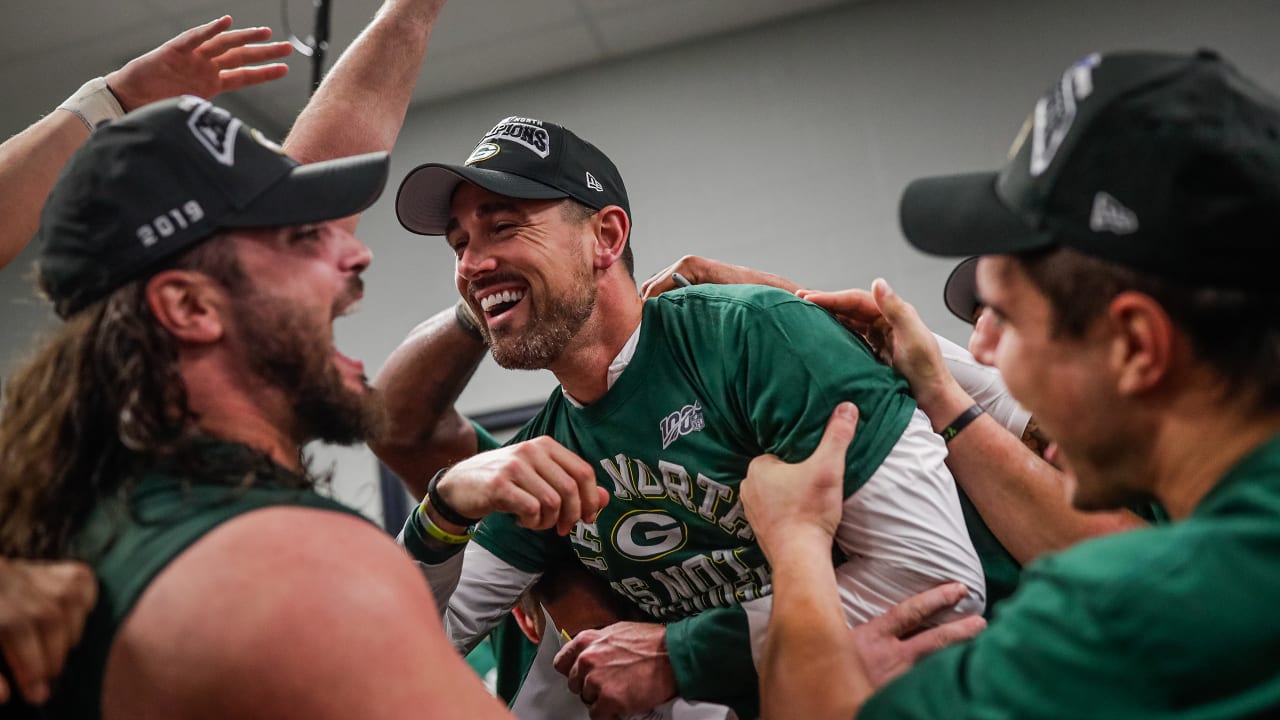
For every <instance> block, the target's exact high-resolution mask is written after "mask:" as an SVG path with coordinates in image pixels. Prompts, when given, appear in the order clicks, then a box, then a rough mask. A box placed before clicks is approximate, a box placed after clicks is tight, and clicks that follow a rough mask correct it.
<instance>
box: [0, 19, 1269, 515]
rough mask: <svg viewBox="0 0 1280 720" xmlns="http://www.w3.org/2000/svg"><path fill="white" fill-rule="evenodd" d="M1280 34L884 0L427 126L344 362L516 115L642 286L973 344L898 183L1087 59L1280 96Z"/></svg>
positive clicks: (24, 337)
mask: <svg viewBox="0 0 1280 720" xmlns="http://www.w3.org/2000/svg"><path fill="white" fill-rule="evenodd" d="M1277 29H1280V3H1277V2H1270V1H1268V2H1263V1H1261V0H1255V1H1253V2H1247V1H1228V0H1222V1H1219V2H1195V1H1194V0H1176V1H1175V0H1169V1H1166V2H1155V1H1151V2H1138V1H1134V0H1129V1H1127V2H1124V1H1119V0H1115V1H1103V0H1091V1H1088V2H1073V3H1049V2H1038V1H1037V2H1031V1H1024V2H995V1H991V0H988V1H962V0H954V1H951V2H924V1H920V0H882V1H880V2H872V3H870V4H867V5H860V6H854V7H850V8H846V9H843V10H839V11H834V12H828V13H823V14H819V15H814V16H809V17H804V18H800V19H797V20H793V21H788V22H785V23H782V24H779V25H776V26H772V27H768V28H763V29H759V30H754V31H750V32H746V33H742V34H737V35H732V36H727V37H723V38H720V39H717V40H714V41H709V42H708V41H702V42H698V43H696V44H693V45H689V46H684V47H679V48H675V49H671V50H667V51H664V52H661V53H658V54H652V55H647V56H642V57H637V58H633V59H630V60H626V61H622V62H616V63H611V64H608V65H602V66H597V67H592V68H586V69H581V70H577V71H573V72H569V73H565V74H561V75H557V76H554V77H550V78H546V79H543V80H539V81H533V82H524V83H520V84H519V85H516V86H512V87H507V88H502V89H499V90H495V91H491V92H485V93H482V94H478V95H474V96H470V97H464V98H459V99H455V100H453V101H449V102H446V103H441V104H437V105H433V106H429V107H422V108H418V109H416V110H415V111H414V112H413V113H411V116H410V118H409V122H408V124H407V125H406V127H405V131H404V133H403V134H402V136H401V140H400V144H399V145H398V146H397V148H396V153H395V158H394V163H393V165H394V167H393V169H392V178H393V181H392V182H393V186H392V187H390V188H389V190H388V192H387V193H386V194H385V195H384V197H383V199H382V200H381V201H380V202H379V203H378V204H377V205H375V206H374V207H373V208H372V209H371V210H370V211H369V212H368V213H367V214H366V216H365V219H364V221H363V223H362V225H361V232H360V235H361V237H362V239H364V241H365V242H366V243H367V244H368V245H369V246H370V247H371V248H372V249H373V252H374V254H375V261H374V264H373V267H372V269H371V270H370V271H369V273H368V275H367V280H368V293H367V298H366V301H365V303H364V309H363V311H362V312H361V314H359V315H357V316H356V317H355V318H350V319H346V320H343V321H341V322H340V323H339V325H338V340H339V345H340V346H341V347H342V348H343V350H344V352H346V353H347V354H350V355H355V356H359V357H361V358H363V359H364V360H365V362H366V365H367V366H368V367H369V368H370V371H371V372H374V371H376V370H377V368H378V367H379V366H380V365H381V363H382V361H383V359H384V358H386V356H387V355H388V354H389V353H390V352H391V351H392V350H393V349H394V348H395V346H396V345H397V344H398V343H399V341H400V339H401V338H402V337H403V336H404V334H405V333H406V332H408V330H409V329H410V328H412V327H413V326H414V324H416V323H417V322H418V321H420V320H421V319H423V318H425V317H427V316H428V315H430V314H431V313H432V312H434V311H436V310H438V309H440V308H443V307H446V306H447V305H449V304H451V303H452V302H453V301H454V299H455V297H456V294H455V290H454V289H453V282H452V255H451V254H450V253H449V251H448V250H447V248H446V247H445V245H444V242H443V241H442V240H440V239H437V238H421V237H417V236H414V235H411V234H409V233H407V232H405V231H403V230H402V229H401V228H400V227H399V226H398V224H397V223H396V220H395V217H394V213H393V210H392V203H393V200H394V196H395V192H394V190H395V188H394V183H395V182H398V179H399V178H400V177H403V175H404V174H405V172H406V171H408V170H409V169H410V168H412V167H413V166H414V165H416V164H418V163H420V162H425V161H429V160H435V161H450V162H461V161H462V160H463V159H464V158H465V157H466V156H467V154H468V153H469V152H470V150H471V148H472V147H473V145H474V144H475V142H476V140H477V139H478V138H479V136H480V135H481V134H483V133H484V132H485V131H486V130H487V129H488V128H489V127H490V126H492V124H493V123H494V122H495V121H497V120H499V119H501V118H503V117H506V116H507V115H513V114H520V115H529V116H533V117H540V118H544V119H548V120H552V121H556V122H559V123H562V124H565V125H567V126H569V127H571V128H573V129H574V130H575V131H576V132H578V133H579V134H580V135H582V136H584V137H586V138H588V139H590V140H591V141H592V142H594V143H596V144H597V145H599V146H600V147H602V148H603V149H605V150H606V152H608V153H609V154H610V156H611V157H612V158H613V159H614V161H615V162H616V163H617V164H618V166H619V167H620V168H621V169H622V171H623V175H624V177H625V178H626V181H627V185H628V188H629V190H630V194H631V198H632V210H633V214H634V222H635V230H634V234H633V242H634V247H635V254H636V265H637V268H636V270H637V276H638V277H640V278H641V279H643V278H644V277H647V276H648V275H649V274H650V273H652V272H654V271H656V270H658V269H660V268H662V267H664V266H665V265H666V264H668V263H669V262H671V261H673V260H674V259H676V258H677V257H678V256H680V255H682V254H685V253H693V254H700V255H707V256H710V257H715V258H719V259H723V260H729V261H733V262H737V263H742V264H746V265H754V266H758V267H763V268H767V269H770V270H772V271H774V272H778V273H780V274H783V275H786V276H789V277H791V278H793V279H795V280H797V281H798V282H801V283H802V284H805V285H808V286H811V287H820V288H828V289H836V288H844V287H850V286H865V285H867V284H868V283H870V281H871V280H872V279H873V278H875V277H877V276H884V277H886V278H888V279H889V280H890V281H891V282H892V283H894V285H895V287H896V289H897V290H898V291H899V292H900V293H901V294H902V295H904V296H905V297H907V298H908V299H910V300H912V301H914V302H915V303H916V304H917V306H918V307H919V309H920V311H921V313H922V314H923V316H924V318H925V319H926V321H928V322H930V323H931V324H932V325H933V326H934V327H935V329H937V330H938V331H940V332H942V333H943V334H945V335H948V336H950V337H953V338H956V339H958V340H960V341H963V340H964V339H965V337H967V335H966V332H967V329H966V327H965V326H963V325H961V324H960V323H959V322H958V321H956V320H954V319H952V318H951V317H950V315H948V314H947V312H946V310H945V309H944V308H943V307H942V303H941V299H940V291H941V284H942V282H943V280H944V279H945V277H946V273H947V271H948V270H949V268H950V266H951V263H950V262H949V261H944V260H937V259H932V258H926V257H924V256H922V255H920V254H919V253H916V252H914V251H912V250H910V249H908V248H907V246H906V244H905V243H904V241H903V240H902V239H901V236H900V234H899V232H898V229H897V219H896V208H897V198H898V194H899V193H900V192H901V189H902V187H903V186H904V185H905V184H906V183H907V182H908V181H909V180H911V179H912V178H914V177H917V176H920V175H925V174H931V173H943V172H959V171H965V170H975V169H987V168H995V167H996V166H998V165H999V163H1000V162H1001V161H1002V160H1003V158H1004V155H1005V151H1006V149H1007V148H1008V146H1009V144H1010V142H1011V141H1012V139H1013V136H1014V134H1015V133H1016V132H1017V130H1018V127H1019V126H1020V125H1021V123H1022V120H1023V118H1024V117H1025V116H1026V114H1027V113H1028V112H1029V111H1030V109H1031V106H1032V104H1033V103H1034V101H1035V99H1036V97H1037V96H1038V95H1039V94H1040V92H1041V91H1042V90H1044V89H1045V88H1046V87H1047V86H1048V84H1049V83H1050V81H1051V80H1052V79H1053V78H1055V77H1056V76H1057V74H1058V73H1059V72H1060V71H1061V69H1062V68H1063V67H1065V66H1066V65H1067V64H1068V63H1070V62H1071V61H1073V60H1075V59H1078V58H1079V57H1081V56H1083V55H1085V54H1087V53H1089V52H1092V51H1095V50H1105V49H1112V48H1147V49H1172V50H1190V49H1194V48H1196V47H1201V46H1207V47H1213V48H1216V49H1218V50H1220V51H1222V52H1223V53H1224V54H1225V55H1226V56H1227V57H1229V58H1231V59H1233V60H1234V61H1235V62H1236V63H1237V64H1238V65H1239V66H1240V67H1241V68H1242V69H1243V70H1244V71H1245V72H1246V73H1248V74H1250V75H1252V76H1253V77H1255V78H1256V79H1258V80H1259V81H1260V82H1261V83H1262V84H1264V85H1266V86H1268V87H1270V88H1273V89H1280V62H1278V61H1280V48H1278V47H1277V43H1276V42H1275V39H1274V38H1275V31H1276V30H1277ZM426 72H428V73H429V72H430V68H429V67H428V68H427V69H426ZM32 259H33V255H32V254H31V253H30V252H28V253H27V254H26V255H24V256H23V257H22V258H20V260H19V262H18V263H15V265H13V266H11V267H9V268H7V269H5V270H4V271H0V307H3V316H2V318H0V323H2V324H0V338H2V340H0V343H2V345H3V347H2V349H0V363H3V365H0V367H4V368H7V367H10V366H11V363H12V362H13V359H14V358H15V357H16V355H17V354H19V353H20V351H21V350H22V348H24V347H26V346H27V345H28V344H29V342H30V341H29V336H30V334H31V333H32V332H33V331H34V330H35V329H37V328H38V327H40V326H41V325H42V324H44V323H46V322H47V316H46V315H45V313H44V311H43V309H42V308H41V307H40V306H39V305H38V304H35V303H30V302H27V301H24V300H23V298H26V297H29V296H30V290H29V283H28V282H27V281H26V280H24V279H23V275H24V273H25V270H26V267H27V266H29V265H30V261H31V260H32ZM553 387H554V380H553V379H552V378H551V377H550V375H549V374H547V373H542V372H539V373H529V372H519V373H517V372H508V371H503V370H501V369H499V368H497V367H495V366H493V365H492V363H489V362H486V365H485V366H484V367H483V368H482V369H481V370H480V372H479V373H478V374H477V376H476V379H475V380H474V381H473V382H472V385H471V387H470V388H469V389H468V390H467V392H466V394H465V395H464V396H463V398H462V401H461V407H462V409H463V410H467V411H482V410H488V409H494V408H498V407H504V406H508V405H513V404H518V403H524V402H530V401H535V400H538V399H540V398H542V397H544V396H545V395H546V394H547V393H548V392H549V391H550V390H551V389H552V388H553ZM316 455H317V458H318V459H319V461H320V462H321V464H322V465H329V464H331V463H332V464H336V465H335V467H336V471H337V483H336V487H337V491H338V492H339V494H341V495H343V496H345V497H348V498H351V499H353V500H354V501H355V502H357V503H358V504H359V505H361V506H362V507H364V508H366V509H368V510H369V511H370V513H371V514H374V515H376V514H377V512H376V507H377V496H376V488H375V487H374V486H375V484H376V480H375V478H376V475H375V464H374V460H373V458H372V456H371V455H369V454H368V453H367V451H365V450H363V449H356V450H343V451H332V450H330V449H327V448H318V449H317V450H316Z"/></svg>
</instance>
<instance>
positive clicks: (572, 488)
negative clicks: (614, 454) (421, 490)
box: [440, 437, 608, 534]
mask: <svg viewBox="0 0 1280 720" xmlns="http://www.w3.org/2000/svg"><path fill="white" fill-rule="evenodd" d="M446 483H447V485H448V488H447V489H448V492H447V494H446V487H445V486H446ZM602 490H603V488H600V487H599V486H597V484H596V479H595V471H594V470H592V468H591V465H590V464H588V463H587V462H586V461H585V460H583V459H582V458H580V457H578V456H577V455H575V454H574V453H573V452H571V451H570V450H568V449H567V448H565V447H564V446H563V445H561V444H560V443H558V442H556V441H555V440H553V439H551V438H549V437H539V438H534V439H532V440H528V441H525V442H522V443H517V444H515V445H511V446H509V447H507V448H501V449H499V450H494V451H491V452H490V453H481V454H480V455H477V456H475V458H473V461H468V462H466V463H459V465H457V466H456V467H454V468H453V469H452V470H450V472H449V473H448V474H446V475H445V477H443V478H441V483H440V491H441V493H442V495H445V498H446V500H447V501H448V502H449V504H451V505H453V506H454V507H455V509H457V510H458V511H459V512H462V513H464V514H466V515H469V516H471V517H483V516H484V515H487V514H489V513H490V512H494V511H501V512H508V513H512V514H513V515H515V516H516V522H517V523H518V524H519V525H521V526H522V527H527V528H531V529H535V530H542V529H547V528H551V527H555V528H556V530H557V531H558V532H560V533H561V534H567V533H568V532H569V531H570V530H572V529H573V526H574V525H575V524H576V523H577V522H578V521H579V520H583V519H585V520H587V521H588V522H591V521H594V520H595V517H596V515H597V513H599V511H600V508H602V507H604V504H605V503H606V502H608V500H607V491H606V492H601V491H602Z"/></svg>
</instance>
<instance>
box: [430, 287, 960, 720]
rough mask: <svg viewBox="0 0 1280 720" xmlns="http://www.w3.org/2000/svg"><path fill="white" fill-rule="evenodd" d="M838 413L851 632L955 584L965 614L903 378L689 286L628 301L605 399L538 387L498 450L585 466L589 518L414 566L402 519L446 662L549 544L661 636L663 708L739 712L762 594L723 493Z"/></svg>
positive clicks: (868, 357)
mask: <svg viewBox="0 0 1280 720" xmlns="http://www.w3.org/2000/svg"><path fill="white" fill-rule="evenodd" d="M843 400H852V401H853V402H854V403H856V404H857V405H858V408H859V410H860V415H859V420H858V430H857V434H856V436H855V438H854V440H853V443H852V444H851V446H850V449H849V452H848V455H847V470H846V476H845V494H846V496H847V497H848V498H849V499H848V500H846V504H845V509H844V522H842V526H841V531H840V534H839V535H838V538H837V540H838V542H837V545H838V546H839V547H838V551H837V554H838V555H840V556H841V559H842V560H845V561H844V562H843V563H842V565H841V569H842V570H843V574H841V573H839V572H838V576H839V577H840V581H841V582H840V584H841V590H842V600H843V601H844V604H845V608H846V611H847V613H848V615H849V617H850V619H851V621H864V620H866V619H868V618H870V617H872V616H874V615H876V614H879V613H880V612H883V610H885V609H887V608H888V607H890V606H892V605H893V604H895V603H896V602H898V601H900V600H902V599H904V598H906V597H908V596H910V595H912V594H914V593H915V592H919V591H921V590H924V589H926V588H928V587H931V586H933V585H935V584H937V583H938V582H941V581H943V580H960V581H962V582H966V584H968V585H969V586H970V587H971V588H972V589H973V598H972V602H971V603H970V605H969V606H967V607H965V608H963V609H964V610H967V611H974V610H981V605H982V594H983V583H982V570H981V566H980V564H979V562H978V560H977V557H976V555H975V554H974V551H973V546H972V544H971V543H970V541H969V539H968V537H967V535H966V533H965V529H964V523H963V519H962V516H961V512H960V509H959V503H958V501H957V499H956V493H955V487H954V483H953V480H952V478H951V476H950V474H949V472H947V470H946V468H945V465H944V462H943V460H944V459H945V446H944V445H943V443H942V441H941V439H940V438H938V436H937V435H936V434H934V433H933V432H932V431H931V429H930V427H929V425H928V421H927V419H925V418H924V417H923V414H921V413H919V412H918V411H917V410H916V407H915V402H914V400H912V398H911V397H910V395H909V394H908V392H907V385H906V383H905V381H904V380H903V379H902V378H901V376H899V375H897V374H896V373H895V372H893V371H892V370H891V369H889V368H888V367H885V366H884V365H882V364H880V363H879V362H877V361H876V359H875V358H874V356H873V355H872V353H871V352H870V350H869V349H868V348H867V347H866V346H865V344H863V342H862V341H861V340H860V339H858V338H857V337H855V336H854V335H852V334H850V333H849V332H847V331H846V330H845V329H844V328H843V327H841V326H840V325H839V324H838V323H837V322H836V321H835V320H834V319H832V318H831V317H830V316H829V315H828V314H827V313H826V312H825V311H823V310H822V309H820V308H818V307H817V306H815V305H813V304H811V303H808V302H805V301H802V300H800V299H798V298H796V297H795V296H794V295H791V294H789V293H785V292H782V291H779V290H776V289H772V288H765V287H760V286H748V285H741V286H712V285H704V286H697V287H694V288H688V289H685V290H681V291H676V292H672V293H666V294H664V295H662V296H660V297H658V298H656V299H654V300H651V301H649V302H647V303H646V304H645V307H644V315H643V321H642V324H641V330H640V336H639V340H638V343H637V346H636V350H635V354H634V356H633V358H632V360H631V362H630V364H629V365H628V366H627V368H626V370H625V371H624V372H623V373H622V374H621V375H620V376H619V377H618V379H617V380H616V382H615V383H614V384H613V386H612V387H611V388H610V389H609V391H608V392H607V393H606V394H605V395H604V396H603V397H602V398H600V399H599V400H598V401H596V402H594V403H592V404H590V405H588V406H586V407H581V408H579V407H576V406H575V405H574V404H573V403H572V402H570V401H569V400H568V399H567V398H566V397H565V396H564V394H563V393H562V392H560V391H559V390H557V391H555V392H553V393H552V395H551V397H550V398H548V400H547V402H546V404H545V406H544V407H543V409H542V411H541V412H540V413H539V414H538V415H537V416H536V417H534V418H533V419H532V420H531V421H530V422H529V423H528V424H527V425H526V426H525V427H524V428H523V429H522V430H521V432H520V433H519V434H518V435H517V436H516V438H514V439H513V442H518V441H521V440H526V439H529V438H533V437H537V436H541V435H550V436H552V437H553V438H555V439H556V440H557V441H559V442H560V443H561V444H563V445H565V446H566V447H568V448H569V449H571V450H573V451H574V452H575V453H576V454H578V455H579V456H581V457H582V458H584V459H586V460H587V461H588V462H589V463H590V464H591V465H592V466H593V467H594V468H595V470H596V478H597V482H598V483H599V484H600V485H601V486H602V487H605V488H607V489H608V490H609V491H610V494H611V497H610V501H609V504H608V505H607V506H606V507H605V508H604V510H602V511H601V513H600V515H599V517H598V518H597V519H596V522H594V523H590V524H588V523H578V525H577V526H576V527H575V528H574V529H573V531H572V532H571V533H570V534H569V536H568V537H567V538H564V537H560V536H557V535H556V534H555V533H554V531H542V532H538V531H531V530H526V529H524V528H520V527H518V526H517V525H516V524H515V521H514V518H513V517H512V516H510V515H506V514H494V515H491V516H489V517H487V518H485V520H484V521H483V522H482V523H481V524H480V527H479V529H478V531H477V534H476V537H475V541H474V542H473V543H472V544H471V547H469V548H468V549H467V552H466V554H465V561H464V559H463V556H462V555H457V556H454V558H452V559H448V560H446V559H445V558H443V557H440V556H433V555H432V554H431V553H430V552H429V551H427V550H426V549H425V548H424V547H423V546H422V544H421V543H418V542H415V541H414V540H413V539H412V537H411V535H412V529H413V524H412V523H411V524H410V525H409V526H407V527H406V533H405V544H406V546H407V547H408V548H409V549H410V551H411V552H413V554H414V555H415V556H416V557H417V558H418V559H419V560H421V561H423V562H424V563H426V564H427V565H428V568H427V571H428V576H429V577H430V578H431V580H432V583H433V587H434V588H436V592H437V599H438V600H439V601H440V606H441V608H445V607H446V605H447V612H446V614H445V620H446V628H447V629H448V630H449V632H450V635H451V637H453V639H454V641H455V643H456V644H458V645H459V646H460V647H461V648H463V649H466V648H467V647H468V646H469V645H470V644H472V643H474V642H475V641H477V640H478V639H479V638H480V637H482V636H483V634H484V633H485V632H487V631H488V629H489V628H491V627H492V626H493V625H494V624H496V623H497V622H499V621H500V620H501V617H502V615H503V614H504V613H505V612H506V611H507V610H508V609H509V608H510V607H511V603H513V602H514V601H515V596H516V595H518V594H519V593H520V592H521V591H522V590H523V589H524V588H525V587H527V586H528V584H530V583H532V582H533V581H534V580H535V579H536V578H537V577H538V573H539V571H540V569H541V568H542V567H543V565H544V562H545V560H546V559H547V558H548V556H549V555H550V553H552V552H553V551H554V549H555V548H557V547H561V546H562V545H563V544H565V543H567V544H568V545H569V546H570V547H571V548H572V550H573V552H574V553H575V554H576V556H577V558H578V559H579V561H581V562H582V563H583V565H585V566H586V567H588V568H590V569H592V570H593V571H594V572H596V573H598V574H599V575H600V576H601V577H602V578H604V579H605V580H606V581H607V582H608V583H609V584H610V586H611V587H613V589H614V590H615V591H616V592H618V593H620V594H622V595H624V596H626V597H627V598H629V599H631V600H632V601H633V602H634V603H635V604H636V605H638V606H639V607H640V608H642V609H643V610H644V611H645V612H646V613H648V614H649V615H650V616H651V617H652V618H654V620H655V621H659V622H664V623H666V624H667V631H666V644H667V650H668V652H669V653H670V659H671V662H672V666H673V669H674V671H675V674H676V680H677V686H678V688H679V691H680V695H681V696H682V697H684V698H687V699H691V700H703V701H713V702H721V703H725V704H729V705H732V706H734V707H735V709H737V710H738V714H739V715H740V716H742V717H750V716H753V715H754V714H755V712H756V703H757V702H758V690H757V687H756V676H755V668H754V662H753V656H755V655H756V654H757V653H758V649H759V641H760V639H761V638H762V636H763V632H762V631H763V626H764V624H765V622H766V621H767V617H768V611H769V604H768V602H769V595H770V592H771V586H770V574H769V568H768V565H767V563H766V562H765V560H764V556H763V553H762V552H761V551H760V548H759V546H758V545H757V544H756V543H755V539H754V535H753V534H752V532H751V528H750V526H749V525H748V523H747V520H746V515H745V513H744V511H743V508H742V503H741V500H740V498H739V495H738V484H739V483H740V482H741V480H742V478H743V477H745V476H746V473H747V466H748V465H749V464H750V462H751V460H752V459H753V458H755V457H756V456H758V455H761V454H766V453H771V454H775V455H777V456H779V457H780V458H782V459H783V460H784V461H787V462H798V461H800V460H803V459H805V458H806V457H808V456H809V455H810V454H811V453H812V452H813V450H814V448H816V447H817V444H818V442H819V440H820V439H821V437H822V434H823V431H824V430H825V428H826V424H827V421H828V419H829V417H830V415H831V411H832V410H833V409H834V408H835V406H836V405H837V404H838V403H839V402H841V401H843ZM459 566H461V567H459ZM459 572H461V573H462V577H461V579H460V580H459V579H458V575H457V573H459ZM455 582H456V583H457V584H458V590H457V592H456V593H453V592H452V587H453V584H454V583H455Z"/></svg>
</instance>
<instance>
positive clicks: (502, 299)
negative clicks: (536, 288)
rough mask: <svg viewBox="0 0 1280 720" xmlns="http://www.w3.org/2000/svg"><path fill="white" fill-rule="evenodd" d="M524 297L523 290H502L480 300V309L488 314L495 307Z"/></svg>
mask: <svg viewBox="0 0 1280 720" xmlns="http://www.w3.org/2000/svg"><path fill="white" fill-rule="evenodd" d="M523 297H524V291H523V290H503V291H502V292H496V293H494V294H492V295H489V296H487V297H484V298H481V299H480V309H481V310H484V311H485V312H489V311H490V310H492V309H493V307H494V306H495V305H500V304H502V303H509V302H515V301H517V300H519V299H521V298H523Z"/></svg>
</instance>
